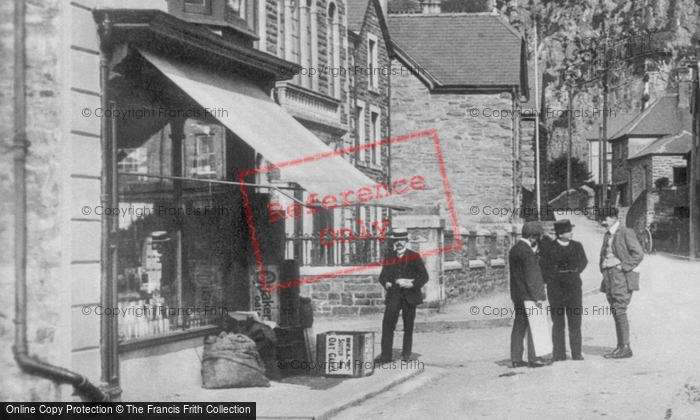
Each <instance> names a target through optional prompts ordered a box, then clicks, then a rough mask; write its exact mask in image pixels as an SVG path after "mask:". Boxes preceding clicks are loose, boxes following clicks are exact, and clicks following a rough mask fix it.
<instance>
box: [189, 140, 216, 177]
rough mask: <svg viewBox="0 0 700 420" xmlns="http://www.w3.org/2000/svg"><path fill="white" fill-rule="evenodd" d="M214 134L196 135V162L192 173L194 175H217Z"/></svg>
mask: <svg viewBox="0 0 700 420" xmlns="http://www.w3.org/2000/svg"><path fill="white" fill-rule="evenodd" d="M215 140H216V138H215V137H214V136H208V135H204V134H203V135H197V136H195V150H194V164H193V165H192V166H193V167H192V169H191V173H192V175H193V176H198V177H199V176H204V177H211V176H214V175H216V152H215V149H214V141H215Z"/></svg>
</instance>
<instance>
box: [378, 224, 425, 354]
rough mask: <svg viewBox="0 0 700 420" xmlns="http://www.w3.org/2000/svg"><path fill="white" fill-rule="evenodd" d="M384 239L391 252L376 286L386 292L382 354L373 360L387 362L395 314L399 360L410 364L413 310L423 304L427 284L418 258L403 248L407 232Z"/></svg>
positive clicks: (393, 234) (391, 342) (418, 256)
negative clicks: (400, 332)
mask: <svg viewBox="0 0 700 420" xmlns="http://www.w3.org/2000/svg"><path fill="white" fill-rule="evenodd" d="M387 239H388V240H389V241H390V243H389V245H390V246H391V247H392V251H391V252H390V254H389V258H388V259H387V260H386V261H384V263H383V264H384V265H383V266H382V271H381V273H380V274H379V283H381V285H382V286H383V287H384V288H385V289H386V291H387V292H386V299H385V301H384V303H385V305H386V309H385V310H384V320H383V321H382V354H381V355H380V356H379V357H378V358H377V361H378V362H380V363H388V362H391V356H392V347H393V344H394V330H395V329H396V323H397V322H398V320H399V312H401V314H402V318H403V351H402V359H403V360H411V354H412V353H411V352H412V347H413V323H414V321H415V319H416V306H418V305H420V304H421V303H423V293H422V292H421V287H423V286H424V285H425V284H426V283H427V282H428V271H427V270H426V269H425V264H423V260H422V259H421V257H420V255H419V254H417V253H415V252H413V251H411V250H410V249H408V248H406V245H407V244H408V231H407V230H406V229H394V230H393V231H392V232H391V233H389V235H388V236H387Z"/></svg>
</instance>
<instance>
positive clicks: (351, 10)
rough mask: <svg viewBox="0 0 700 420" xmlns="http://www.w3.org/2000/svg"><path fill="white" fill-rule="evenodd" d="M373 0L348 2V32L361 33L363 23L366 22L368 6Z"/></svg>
mask: <svg viewBox="0 0 700 420" xmlns="http://www.w3.org/2000/svg"><path fill="white" fill-rule="evenodd" d="M370 1H372V0H347V8H348V11H347V15H348V30H349V31H353V32H355V33H358V34H359V33H360V30H362V22H363V21H364V20H365V13H366V12H367V6H368V5H369V2H370Z"/></svg>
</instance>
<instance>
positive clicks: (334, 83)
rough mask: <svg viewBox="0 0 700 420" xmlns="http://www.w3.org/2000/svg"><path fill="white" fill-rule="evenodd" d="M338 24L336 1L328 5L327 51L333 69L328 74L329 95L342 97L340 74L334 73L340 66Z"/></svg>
mask: <svg viewBox="0 0 700 420" xmlns="http://www.w3.org/2000/svg"><path fill="white" fill-rule="evenodd" d="M338 26H339V20H338V11H337V8H336V6H335V3H331V4H329V5H328V30H327V34H328V35H327V45H328V47H327V51H328V67H329V68H330V69H332V70H331V71H330V72H329V75H328V96H332V97H334V98H339V97H340V76H339V75H337V76H333V75H332V74H338V70H337V69H338V68H339V67H340V34H339V32H338V31H339V29H338ZM333 72H335V73H333Z"/></svg>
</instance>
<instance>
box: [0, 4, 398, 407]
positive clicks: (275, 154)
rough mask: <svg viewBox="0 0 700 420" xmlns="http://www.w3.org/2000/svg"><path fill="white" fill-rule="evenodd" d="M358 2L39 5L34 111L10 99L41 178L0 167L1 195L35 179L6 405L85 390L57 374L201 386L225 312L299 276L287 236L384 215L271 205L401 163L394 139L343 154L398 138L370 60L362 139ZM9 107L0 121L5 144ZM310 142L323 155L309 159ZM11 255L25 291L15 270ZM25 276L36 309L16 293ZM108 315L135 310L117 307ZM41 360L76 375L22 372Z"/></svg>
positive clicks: (34, 32)
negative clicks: (277, 219) (275, 212)
mask: <svg viewBox="0 0 700 420" xmlns="http://www.w3.org/2000/svg"><path fill="white" fill-rule="evenodd" d="M20 3H21V2H20ZM370 4H371V5H372V7H375V8H376V4H377V3H376V2H371V3H370V2H368V3H365V7H367V8H369V7H370ZM11 7H12V6H11V3H10V2H3V3H2V5H0V10H2V12H3V13H1V14H0V15H1V16H2V18H1V19H3V23H4V24H3V25H2V29H1V30H2V35H3V36H2V39H3V40H8V39H12V35H11V32H12V29H14V26H13V25H12V24H11V23H10V22H9V21H8V20H6V19H8V17H10V16H12V13H11ZM346 7H347V6H346V4H345V3H344V2H342V1H337V2H336V1H327V2H323V1H322V2H308V3H305V5H300V4H299V3H295V2H291V1H290V2H282V1H280V2H273V1H267V2H258V1H254V0H248V1H226V0H201V1H196V0H195V1H190V0H170V1H164V0H140V1H132V0H127V1H119V2H116V1H109V0H105V1H101V2H99V8H97V9H92V5H88V4H84V3H83V2H70V3H69V2H58V1H48V2H41V3H40V4H36V5H32V6H31V7H28V8H27V10H26V14H25V16H26V22H27V23H26V28H27V35H26V42H25V45H26V47H25V49H26V57H27V65H26V66H24V65H23V64H21V63H20V64H19V66H18V67H17V68H16V69H14V70H17V69H26V74H25V76H24V77H22V76H21V74H22V72H21V71H19V70H17V72H16V75H17V76H16V77H17V79H16V80H17V85H18V86H26V89H27V91H26V94H25V95H22V94H21V91H17V92H16V94H17V95H19V98H20V102H22V100H23V102H22V103H23V104H24V106H17V107H16V108H15V113H14V121H15V123H16V124H17V125H18V126H19V128H17V127H14V137H15V142H16V144H15V147H14V148H13V150H15V151H16V154H17V161H18V162H19V164H18V168H25V167H26V168H27V170H28V176H27V178H26V180H22V179H21V178H18V179H15V180H11V178H10V177H9V174H8V173H7V172H6V171H7V169H6V168H10V167H11V166H12V164H11V157H10V154H9V153H5V154H2V155H1V158H2V159H4V160H3V164H2V165H0V192H2V193H3V195H4V196H6V197H12V196H13V194H12V193H11V192H10V191H12V190H13V187H14V186H21V185H26V199H27V200H26V201H27V206H26V212H25V211H23V210H22V208H23V207H22V205H23V204H22V203H23V201H24V200H23V199H22V194H18V195H17V196H15V198H17V199H18V200H17V206H18V207H17V211H16V212H13V211H11V207H8V208H6V210H8V211H7V212H4V213H3V215H2V216H0V217H2V218H1V219H0V239H1V240H2V243H3V246H5V244H8V245H7V247H6V249H11V244H12V240H11V233H10V232H11V230H12V226H13V225H17V226H19V227H20V229H18V230H17V231H18V233H17V235H18V236H17V238H19V240H18V242H17V243H16V244H15V245H16V246H17V254H16V255H17V256H18V257H17V259H15V260H13V259H12V257H10V255H11V253H9V252H6V253H3V254H2V255H1V256H0V272H2V273H3V274H4V275H3V276H2V280H0V281H1V282H2V283H0V287H1V288H2V293H0V307H2V308H3V309H1V310H0V352H1V353H2V356H1V357H0V363H2V365H1V366H2V368H3V372H5V374H4V375H3V377H2V379H0V399H1V400H3V401H18V400H30V399H31V400H34V399H42V400H71V399H72V398H73V396H72V391H71V389H70V388H69V387H66V386H59V384H58V383H59V382H60V383H64V384H65V383H69V382H71V381H76V382H80V381H82V380H83V379H84V378H85V379H87V381H89V383H91V384H99V385H101V388H102V390H103V391H104V392H105V393H106V394H108V395H109V396H110V397H111V398H119V397H121V398H123V399H124V400H134V399H137V398H140V399H157V398H162V397H165V396H167V395H170V394H172V393H177V392H181V391H182V390H183V389H185V388H186V387H188V386H193V387H200V386H201V382H200V366H201V361H200V359H199V357H198V353H197V348H198V347H201V343H202V337H203V336H205V335H208V334H212V333H216V332H217V331H218V328H217V327H216V326H215V325H213V321H214V318H215V317H216V316H218V315H220V314H221V312H222V308H225V311H227V312H231V311H247V310H255V309H256V307H255V306H254V301H255V297H256V296H258V295H256V293H259V290H260V282H261V279H262V278H263V277H266V278H267V281H268V282H270V283H272V284H279V283H282V282H284V281H286V280H293V279H294V276H296V275H297V274H298V273H297V272H295V269H296V268H297V267H299V266H304V265H305V264H304V263H305V261H308V259H311V258H312V257H311V253H308V254H307V251H306V250H304V249H303V248H301V247H295V246H289V243H288V242H289V239H290V238H289V237H285V233H287V234H289V233H291V234H297V233H298V234H302V235H303V234H304V232H313V231H314V230H315V229H318V228H320V227H323V226H330V227H334V228H336V227H342V226H343V224H342V223H346V222H347V223H354V222H356V220H355V219H356V218H358V217H365V218H366V219H367V220H371V217H375V218H380V217H384V216H383V214H382V215H381V216H379V213H378V212H377V211H374V213H372V212H371V211H369V210H367V209H365V213H364V215H362V216H360V215H359V210H358V213H357V214H356V213H355V212H352V213H348V214H344V215H343V217H337V218H331V217H319V218H314V217H311V218H310V220H306V214H305V215H304V217H297V218H294V217H289V216H290V215H289V213H290V212H289V211H287V210H288V208H287V207H285V210H282V211H281V214H283V215H284V216H287V217H289V220H290V221H291V222H290V223H274V221H273V220H272V217H271V213H270V211H269V210H270V205H271V204H272V203H279V202H280V201H281V200H282V198H283V197H284V199H286V200H289V201H288V202H289V203H291V202H292V199H299V200H305V199H307V198H308V193H309V192H311V191H313V192H314V193H316V194H318V196H319V199H320V198H323V197H324V196H326V195H332V194H337V193H338V192H339V191H348V190H351V189H354V190H359V189H361V188H363V187H365V186H367V187H373V186H374V185H375V184H377V183H378V182H379V181H382V180H384V179H386V177H388V170H387V164H386V162H385V161H384V159H385V156H387V155H388V150H384V149H382V150H381V151H380V152H379V154H378V156H379V157H375V156H374V155H370V154H366V155H365V162H364V165H363V164H361V163H360V162H359V159H358V157H357V156H353V155H351V154H342V155H334V154H333V153H332V152H333V150H340V149H343V148H345V147H347V146H353V145H355V144H356V142H361V141H366V142H370V141H372V140H374V139H376V138H379V137H382V136H388V135H389V133H388V130H389V125H388V123H387V120H386V118H387V115H388V112H385V111H384V109H383V108H382V103H384V104H386V100H384V102H382V99H381V98H380V96H381V95H385V94H388V92H387V91H386V89H387V86H388V83H387V82H386V80H384V81H382V80H381V77H384V76H382V75H381V73H374V74H380V76H378V77H380V78H379V79H378V80H377V82H378V90H377V92H375V93H374V94H375V95H376V97H375V98H372V100H369V99H365V101H366V103H368V106H367V109H366V114H365V118H366V119H365V122H366V127H365V131H364V134H365V136H364V138H365V140H362V139H361V138H358V137H357V136H356V134H355V132H356V131H357V128H356V125H355V123H354V121H355V120H356V119H357V117H356V114H355V110H356V107H357V105H356V103H355V100H354V97H353V96H352V94H354V92H355V88H354V86H352V85H351V76H350V75H349V70H350V68H351V67H350V65H349V62H350V61H351V57H350V56H349V55H348V51H349V42H350V41H349V36H348V34H347V30H346V28H347V9H346ZM374 13H375V15H376V18H377V19H381V17H380V16H381V14H380V13H379V12H374ZM371 15H372V13H367V14H366V16H368V17H369V16H371ZM368 19H369V18H368ZM363 27H367V28H370V27H372V25H364V26H363ZM376 27H381V25H376ZM372 28H373V29H368V30H366V31H364V33H365V34H366V35H363V34H358V35H359V39H360V40H361V41H354V42H358V43H359V42H365V41H366V40H368V39H371V38H372V37H371V36H369V35H370V34H374V35H375V36H376V37H377V38H376V43H375V44H374V47H375V48H376V50H375V54H374V55H371V54H368V55H369V56H371V57H373V58H376V59H377V60H376V61H370V62H369V64H371V65H369V66H363V67H370V68H373V66H375V65H376V66H377V67H379V63H378V61H379V60H380V59H381V60H385V61H386V60H388V57H389V54H388V53H387V49H386V45H388V38H385V37H383V36H381V35H382V33H381V32H373V31H375V28H374V27H372ZM367 42H368V41H367ZM356 45H359V44H356ZM367 45H368V47H369V46H370V44H369V43H368V44H367ZM362 48H364V46H362ZM362 48H358V47H353V48H352V49H351V50H352V51H359V50H361V49H362ZM382 48H384V52H383V53H381V52H380V50H381V49H382ZM11 51H12V49H10V48H8V49H3V50H2V53H1V54H3V56H2V57H3V58H4V60H3V64H2V71H3V76H6V77H3V78H2V82H0V83H1V84H0V89H1V91H0V93H1V95H0V100H2V101H3V105H5V104H6V103H5V101H7V99H8V98H11V97H13V95H14V94H15V93H13V89H12V83H11V82H9V81H11V80H12V79H13V78H12V76H11V74H12V71H13V67H12V63H13V62H14V61H13V60H12V54H10V52H11ZM358 55H359V53H358ZM354 60H355V63H357V60H358V59H357V58H355V59H354ZM312 69H315V72H314V73H313V74H312V73H311V70H312ZM304 70H306V74H304ZM343 70H344V71H343ZM358 80H361V78H360V77H358ZM352 83H355V82H352ZM358 83H361V82H360V81H358ZM372 86H375V85H372ZM382 87H384V90H382ZM371 94H372V93H371V92H370V95H371ZM363 95H365V96H363V97H365V98H366V95H367V94H363ZM271 97H274V98H275V100H276V101H273V100H272V99H271ZM275 102H277V103H275ZM278 104H280V105H282V107H280V106H279V105H278ZM7 105H8V108H9V103H8V104H7ZM384 106H385V107H386V105H384ZM372 107H377V108H378V109H379V111H378V112H377V113H376V115H377V116H376V117H373V114H372V112H373V108H372ZM23 109H26V110H28V112H27V113H26V117H27V118H26V124H23V123H22V122H23V121H24V118H22V117H23V115H25V114H24V113H23ZM12 121H13V120H10V119H8V118H7V117H6V116H5V115H3V117H2V120H0V132H1V133H2V134H3V135H2V136H1V137H2V140H0V141H2V142H3V146H4V147H5V148H7V149H8V150H10V149H11V148H12V147H11V145H10V144H9V143H7V139H12V138H13V127H12ZM369 127H372V128H373V129H374V130H375V131H373V132H372V133H370V132H369V131H370V128H369ZM25 131H26V140H28V141H29V144H26V143H24V140H25V138H24V137H25V136H24V133H25ZM23 150H26V151H27V157H26V159H27V164H26V166H25V165H23V164H22V160H23V157H24V155H23V152H22V151H23ZM310 156H311V157H315V158H316V159H312V160H309V161H306V160H304V159H306V158H308V157H310ZM321 157H322V158H321ZM372 159H375V160H372ZM290 161H292V163H298V162H302V163H301V164H292V163H290ZM387 182H388V179H387ZM241 183H243V185H241ZM20 190H21V188H20ZM16 191H19V190H16ZM243 191H245V192H246V193H245V194H244V193H243ZM304 191H306V193H307V194H306V195H304ZM7 201H9V202H11V200H7ZM2 205H3V206H8V204H7V202H5V203H3V204H2ZM374 208H376V207H372V209H374ZM291 211H293V212H294V211H297V209H296V207H292V209H291ZM382 211H385V210H382ZM12 214H14V217H15V219H14V220H12V218H11V217H8V215H12ZM25 214H26V217H27V221H26V232H27V236H26V245H27V246H26V252H27V257H26V270H24V269H23V267H24V264H23V261H24V258H23V257H22V250H23V249H25V247H23V246H22V244H23V242H24V237H23V236H22V231H23V229H22V227H23V226H24V225H25V223H24V222H23V216H24V215H25ZM372 214H374V216H372ZM312 216H313V215H312ZM251 218H252V222H251ZM285 218H286V217H285ZM302 222H308V223H302ZM338 223H340V225H339V224H338ZM290 226H291V227H290ZM355 226H357V224H356V223H355ZM251 228H253V229H251ZM256 235H257V238H258V240H256ZM291 239H295V238H291ZM375 242H376V241H375ZM4 249H5V247H4ZM372 252H375V253H376V255H377V257H376V258H378V257H379V250H378V248H376V247H375V248H374V249H373V250H370V251H368V253H366V254H363V255H368V256H367V258H369V259H370V260H371V259H372V258H375V257H374V255H375V254H372ZM341 254H342V253H341ZM305 258H306V260H305ZM290 261H291V263H290ZM334 261H335V262H334V263H333V264H337V263H338V264H339V263H340V261H341V260H338V259H336V260H334ZM336 262H337V263H336ZM261 265H262V266H263V270H260V266H261ZM13 268H14V269H16V272H17V273H18V278H19V279H20V280H18V282H17V285H18V286H20V287H22V286H26V290H27V298H26V299H22V296H21V295H22V293H20V292H21V289H16V288H15V287H14V285H13V284H12V283H8V279H11V278H13V276H12V271H13ZM275 282H279V283H275ZM15 290H18V291H19V292H18V293H19V295H18V301H20V302H21V303H22V305H20V306H22V307H26V309H27V317H26V320H25V319H24V317H23V316H22V313H23V311H22V307H20V306H18V307H17V308H15V307H14V295H15ZM366 298H368V297H366ZM25 303H26V306H25V305H24V304H25ZM361 303H363V302H357V303H356V304H361ZM372 303H374V301H372ZM15 309H17V310H18V314H15V315H13V310H15ZM114 311H119V312H120V313H122V312H123V313H124V314H125V316H122V317H119V316H109V315H110V314H114V313H115V312H114ZM107 312H109V313H107ZM261 316H262V317H263V318H265V317H269V316H270V315H269V314H267V313H264V312H261ZM278 316H279V314H278ZM13 317H15V318H16V319H17V320H18V323H19V324H18V331H24V329H23V328H24V327H26V328H27V329H26V334H18V336H17V341H16V342H15V343H14V348H15V354H14V355H13V352H12V347H13V346H12V344H13V334H12V331H13V330H14V328H13V326H12V322H11V320H12V319H13ZM27 354H31V355H37V356H38V357H39V359H40V360H42V361H43V362H46V363H49V364H51V365H55V366H58V367H61V368H65V369H68V370H70V371H73V372H74V373H77V374H76V375H73V374H69V373H66V371H61V373H60V374H56V373H55V372H56V370H55V369H54V368H53V367H52V366H46V365H42V366H40V367H39V368H36V367H35V368H34V369H35V372H39V373H41V375H39V376H43V377H46V376H49V377H51V379H52V381H49V380H45V379H40V378H39V376H32V375H29V374H26V373H23V372H22V369H21V368H20V366H19V365H18V363H22V364H23V365H24V366H27V364H31V363H34V362H33V361H32V360H30V358H29V357H28V356H27ZM13 356H16V359H14V358H13ZM15 360H16V361H17V363H16V361H15ZM173 366H177V369H173V368H172V367H173ZM42 372H43V373H42ZM50 372H53V373H50ZM80 375H82V376H80ZM83 376H84V378H83ZM146 378H148V379H146ZM86 383H88V382H86ZM154 383H157V385H158V386H156V387H154V386H153V384H154ZM91 390H93V391H94V388H91ZM82 391H85V389H82ZM80 396H81V397H85V394H81V395H80ZM93 397H94V395H93Z"/></svg>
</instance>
